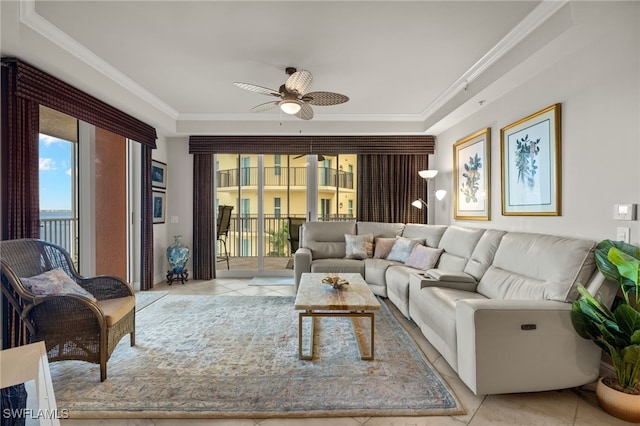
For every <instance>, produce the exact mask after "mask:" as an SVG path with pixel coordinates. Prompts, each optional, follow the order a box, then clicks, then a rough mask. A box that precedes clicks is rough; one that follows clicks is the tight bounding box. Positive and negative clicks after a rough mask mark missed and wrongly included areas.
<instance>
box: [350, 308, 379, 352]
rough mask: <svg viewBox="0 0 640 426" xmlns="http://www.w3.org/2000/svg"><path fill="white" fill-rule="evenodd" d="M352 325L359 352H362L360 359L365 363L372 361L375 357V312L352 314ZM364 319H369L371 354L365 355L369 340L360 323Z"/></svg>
mask: <svg viewBox="0 0 640 426" xmlns="http://www.w3.org/2000/svg"><path fill="white" fill-rule="evenodd" d="M350 316H351V324H352V325H353V334H354V335H355V337H356V342H357V343H358V350H359V351H360V359H362V360H364V361H372V360H373V357H374V338H375V335H374V330H375V327H374V323H375V316H374V313H373V312H358V313H352V314H351V315H350ZM364 318H369V330H370V335H369V353H368V354H365V352H364V349H365V347H366V346H367V339H366V338H365V335H364V334H365V332H364V330H363V328H362V326H361V323H360V321H361V320H363V319H364Z"/></svg>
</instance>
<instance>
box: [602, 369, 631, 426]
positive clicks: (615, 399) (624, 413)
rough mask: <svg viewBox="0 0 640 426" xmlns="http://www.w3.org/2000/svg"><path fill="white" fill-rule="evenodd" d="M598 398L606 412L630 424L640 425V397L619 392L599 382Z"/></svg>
mask: <svg viewBox="0 0 640 426" xmlns="http://www.w3.org/2000/svg"><path fill="white" fill-rule="evenodd" d="M596 397H597V398H598V403H599V404H600V406H601V407H602V409H603V410H604V411H606V412H607V413H609V414H611V415H612V416H614V417H617V418H619V419H622V420H626V421H628V422H634V423H640V395H631V394H628V393H624V392H620V391H617V390H615V389H613V388H610V387H609V386H607V385H605V384H604V383H602V378H600V380H598V385H597V386H596Z"/></svg>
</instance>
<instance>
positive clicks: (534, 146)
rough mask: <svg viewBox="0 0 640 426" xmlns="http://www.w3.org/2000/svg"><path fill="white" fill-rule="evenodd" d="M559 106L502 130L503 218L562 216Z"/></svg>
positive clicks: (553, 106) (548, 108)
mask: <svg viewBox="0 0 640 426" xmlns="http://www.w3.org/2000/svg"><path fill="white" fill-rule="evenodd" d="M560 154H561V151H560V104H554V105H551V106H549V107H547V108H545V109H543V110H541V111H538V112H536V113H535V114H532V115H530V116H528V117H525V118H523V119H521V120H519V121H516V122H515V123H513V124H510V125H508V126H507V127H503V128H502V129H501V130H500V157H501V162H502V164H501V166H502V167H501V177H502V214H503V215H505V216H560V213H561V197H560V191H561V187H562V186H561V183H560V178H561V173H560V164H561V163H560Z"/></svg>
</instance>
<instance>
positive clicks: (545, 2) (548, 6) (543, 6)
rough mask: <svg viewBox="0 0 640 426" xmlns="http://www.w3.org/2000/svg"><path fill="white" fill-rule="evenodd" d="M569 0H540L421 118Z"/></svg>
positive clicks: (432, 111) (433, 103)
mask: <svg viewBox="0 0 640 426" xmlns="http://www.w3.org/2000/svg"><path fill="white" fill-rule="evenodd" d="M567 3H569V0H542V1H541V2H540V4H539V5H538V6H536V8H535V9H533V10H532V11H531V13H529V14H528V15H527V16H526V17H525V18H524V19H523V20H522V21H520V22H519V23H518V25H516V26H515V27H514V28H513V29H512V30H511V31H509V33H508V34H507V35H506V36H504V37H503V38H502V40H500V41H499V42H498V43H497V44H496V45H495V46H493V47H492V48H491V50H489V51H488V52H487V53H486V54H485V55H484V56H483V57H482V58H480V60H478V62H476V63H475V64H473V66H472V67H471V68H469V69H468V70H467V71H466V72H465V73H464V74H462V75H461V76H460V77H459V78H458V79H457V80H456V81H455V82H453V84H451V85H450V86H449V87H448V88H447V89H446V90H445V91H444V92H442V93H441V94H440V96H438V97H437V98H436V99H435V100H434V101H433V102H431V104H429V106H427V108H425V110H424V111H423V112H422V114H420V116H421V118H422V120H426V119H427V118H428V117H430V116H431V115H432V114H434V113H435V112H436V111H438V110H439V109H440V108H442V107H443V106H444V105H445V104H446V103H447V102H449V101H450V100H451V99H453V98H454V97H455V96H456V95H457V94H458V93H460V92H461V91H462V90H465V88H466V87H467V86H468V85H469V83H471V82H472V81H474V80H475V79H477V78H478V77H479V76H480V75H481V74H482V73H483V72H485V71H486V70H487V69H488V68H489V67H490V66H491V65H493V64H494V63H496V62H497V61H498V60H499V59H500V58H502V57H503V56H504V55H506V54H507V52H509V51H510V50H511V49H513V48H514V47H515V46H516V45H517V44H518V43H520V42H521V41H522V40H523V39H524V38H525V37H527V36H528V35H529V34H531V33H532V32H533V31H534V30H535V29H536V28H538V27H539V26H540V25H541V24H542V23H543V22H545V21H546V20H547V19H549V18H550V17H551V16H553V15H554V14H555V13H556V12H557V11H558V10H560V9H561V8H562V7H563V6H564V5H565V4H567Z"/></svg>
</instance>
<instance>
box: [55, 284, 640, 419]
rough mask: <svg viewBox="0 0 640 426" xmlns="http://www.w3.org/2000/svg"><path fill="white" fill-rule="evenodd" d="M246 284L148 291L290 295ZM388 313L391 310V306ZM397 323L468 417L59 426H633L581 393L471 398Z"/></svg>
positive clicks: (413, 330) (424, 344) (289, 290)
mask: <svg viewBox="0 0 640 426" xmlns="http://www.w3.org/2000/svg"><path fill="white" fill-rule="evenodd" d="M249 280H250V279H236V278H233V279H232V278H220V279H216V280H211V281H188V282H187V283H185V284H184V285H183V284H180V283H177V284H176V283H174V284H173V285H172V286H168V285H167V284H165V283H160V284H157V285H156V287H155V288H154V289H153V290H152V291H163V290H164V291H166V290H168V291H170V292H171V294H216V295H231V296H241V295H245V296H254V295H264V296H283V295H293V294H294V292H293V287H292V286H250V285H249ZM390 306H391V307H392V309H395V308H394V307H393V305H391V304H390ZM395 313H396V317H398V318H399V320H400V321H401V323H402V324H403V325H404V326H405V328H406V329H407V330H408V331H409V332H410V334H411V335H412V337H413V338H414V339H415V340H416V342H417V343H418V345H419V346H420V347H421V349H422V350H423V351H424V353H425V354H426V355H427V357H428V358H429V360H430V361H431V363H432V364H433V365H434V366H435V367H436V369H437V370H438V371H439V373H440V374H441V375H442V377H443V378H444V379H445V380H446V381H447V382H448V383H449V385H450V386H451V387H452V388H453V390H454V392H455V393H456V395H457V396H458V398H459V400H460V402H461V403H462V405H463V406H464V408H465V409H466V411H467V414H465V415H461V416H430V417H353V418H352V417H341V418H305V419H277V418H276V419H135V420H133V419H132V420H123V419H96V420H88V419H78V420H72V419H68V420H61V425H62V426H115V425H126V426H129V425H132V426H133V425H135V426H205V425H207V426H209V425H216V426H252V425H260V426H277V425H284V426H289V425H291V426H298V425H303V426H324V425H332V426H334V425H335V426H422V425H429V426H464V425H469V426H483V425H505V426H516V425H522V426H534V425H540V426H543V425H544V426H556V425H563V426H564V425H567V426H569V425H573V426H602V425H610V426H618V425H620V426H622V425H630V424H632V423H628V422H624V421H621V420H618V419H616V418H614V417H611V416H609V415H608V414H607V413H605V412H604V411H602V409H600V408H599V406H598V403H597V402H596V400H595V395H594V393H593V392H591V391H589V390H586V389H583V390H577V389H568V390H562V391H551V392H539V393H527V394H509V395H489V396H476V395H474V394H473V393H472V392H471V391H470V390H469V389H467V387H466V386H465V385H464V384H463V383H462V381H460V379H459V378H458V376H457V375H456V373H455V372H454V371H453V370H452V369H451V368H450V367H449V365H448V364H447V363H446V361H444V359H443V358H442V357H441V356H440V354H439V353H438V352H437V351H436V350H435V349H434V348H433V347H432V346H431V345H430V344H429V342H428V341H427V340H426V339H425V338H424V337H423V336H422V334H421V333H420V330H419V329H418V327H417V326H416V325H415V324H413V322H410V321H407V320H406V319H405V318H404V317H403V316H402V314H400V313H399V311H397V309H395Z"/></svg>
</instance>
